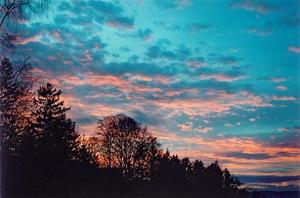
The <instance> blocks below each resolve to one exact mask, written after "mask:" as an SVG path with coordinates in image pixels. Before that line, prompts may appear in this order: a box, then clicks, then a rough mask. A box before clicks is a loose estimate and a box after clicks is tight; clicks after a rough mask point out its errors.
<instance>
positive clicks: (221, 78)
mask: <svg viewBox="0 0 300 198" xmlns="http://www.w3.org/2000/svg"><path fill="white" fill-rule="evenodd" d="M243 78H245V77H244V76H228V75H225V74H206V75H205V74H203V75H201V76H200V79H201V80H210V79H213V80H216V81H224V82H233V81H237V80H241V79H243Z"/></svg>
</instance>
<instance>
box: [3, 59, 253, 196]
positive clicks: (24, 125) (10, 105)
mask: <svg viewBox="0 0 300 198" xmlns="http://www.w3.org/2000/svg"><path fill="white" fill-rule="evenodd" d="M1 68H2V70H1V72H0V74H1V76H0V77H1V79H0V80H1V85H2V86H1V87H2V88H1V89H0V90H1V109H0V110H1V114H0V115H1V122H0V124H1V125H0V129H1V157H2V159H1V197H4V198H6V197H9V198H11V197H99V196H101V197H206V198H209V197H218V198H222V197H224V198H225V197H228V198H229V197H230V198H235V197H247V195H248V193H247V192H246V191H245V190H243V189H241V188H240V186H241V183H240V182H239V181H238V180H237V179H236V178H234V177H233V176H232V175H231V174H230V172H229V171H228V170H227V169H225V170H223V169H221V168H220V166H219V164H218V162H217V161H216V162H214V163H212V164H210V165H209V166H207V167H205V166H204V164H203V163H202V161H199V160H196V161H190V160H189V159H188V158H183V159H180V158H179V157H178V156H176V155H171V154H170V153H169V151H168V150H167V151H166V152H164V151H163V150H162V148H161V146H160V144H159V143H158V142H157V139H156V138H155V137H153V136H152V134H151V132H150V131H149V130H148V129H147V128H146V127H145V126H142V125H141V124H140V123H139V122H137V121H135V120H134V119H133V118H130V117H128V116H126V115H124V114H117V115H112V116H108V117H104V118H102V119H100V120H99V122H98V128H97V131H96V132H97V135H96V136H95V137H84V136H80V135H79V134H78V132H77V131H76V129H75V123H74V122H73V121H72V120H71V119H69V118H67V116H66V113H67V112H68V111H69V110H70V107H66V106H65V105H64V102H63V101H62V100H61V99H60V96H61V93H62V92H61V91H60V90H57V89H55V88H54V87H53V86H52V85H51V84H49V83H47V84H46V85H44V86H41V87H40V88H39V89H38V90H37V96H36V97H35V98H34V99H33V100H32V103H30V102H28V100H27V99H28V96H30V94H29V93H30V87H31V84H28V86H29V85H30V86H29V87H28V86H25V87H23V83H25V82H27V81H26V80H25V79H26V78H17V76H16V75H17V74H18V72H17V71H18V70H17V69H16V68H15V67H13V65H12V64H11V63H10V62H9V60H8V59H4V60H3V61H2V64H1ZM24 71H27V70H24ZM25 73H26V72H25ZM24 75H25V74H24ZM25 76H26V75H25ZM28 82H29V81H28ZM25 85H26V84H25ZM29 98H31V97H29ZM25 99H26V100H25ZM24 101H26V102H24ZM28 109H30V110H31V113H30V114H29V111H28ZM21 115H24V116H21ZM25 115H30V116H29V117H28V116H25Z"/></svg>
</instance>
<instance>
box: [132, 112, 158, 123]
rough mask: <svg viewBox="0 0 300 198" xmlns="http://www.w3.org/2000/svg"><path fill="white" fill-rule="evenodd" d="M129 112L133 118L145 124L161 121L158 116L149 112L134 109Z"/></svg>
mask: <svg viewBox="0 0 300 198" xmlns="http://www.w3.org/2000/svg"><path fill="white" fill-rule="evenodd" d="M129 114H131V115H132V117H133V118H135V119H136V120H137V121H139V122H141V123H143V124H145V125H152V126H153V125H158V124H160V123H161V120H160V119H159V118H158V117H155V116H153V115H150V114H149V113H144V112H142V111H139V110H134V111H131V112H129Z"/></svg>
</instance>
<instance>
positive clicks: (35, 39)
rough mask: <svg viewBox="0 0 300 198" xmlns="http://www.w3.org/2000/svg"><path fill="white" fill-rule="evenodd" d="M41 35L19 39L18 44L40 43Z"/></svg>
mask: <svg viewBox="0 0 300 198" xmlns="http://www.w3.org/2000/svg"><path fill="white" fill-rule="evenodd" d="M41 37H42V36H41V34H36V35H34V36H32V37H27V38H19V41H18V44H19V45H26V44H27V43H31V42H38V41H40V39H41Z"/></svg>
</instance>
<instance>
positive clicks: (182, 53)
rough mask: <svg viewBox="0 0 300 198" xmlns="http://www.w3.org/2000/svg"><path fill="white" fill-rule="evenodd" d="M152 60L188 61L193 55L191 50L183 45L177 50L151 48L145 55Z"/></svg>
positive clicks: (160, 47)
mask: <svg viewBox="0 0 300 198" xmlns="http://www.w3.org/2000/svg"><path fill="white" fill-rule="evenodd" d="M145 55H146V56H147V57H149V58H151V59H156V58H165V59H170V60H181V61H182V60H186V59H187V58H188V57H189V56H190V55H191V50H190V49H189V48H187V47H185V46H183V45H181V46H178V48H177V49H175V50H170V49H167V48H166V47H164V46H162V45H152V46H150V47H149V48H148V49H147V51H146V54H145Z"/></svg>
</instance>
